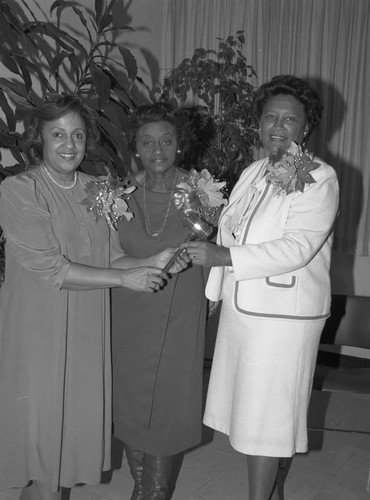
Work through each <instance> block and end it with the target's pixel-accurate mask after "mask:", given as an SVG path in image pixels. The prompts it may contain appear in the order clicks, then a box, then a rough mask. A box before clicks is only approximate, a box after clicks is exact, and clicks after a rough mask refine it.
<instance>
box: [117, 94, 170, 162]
mask: <svg viewBox="0 0 370 500" xmlns="http://www.w3.org/2000/svg"><path fill="white" fill-rule="evenodd" d="M162 121H164V122H168V123H170V124H171V125H173V126H174V127H175V130H176V136H177V137H179V128H178V127H179V122H178V119H177V116H176V109H175V108H174V107H173V106H171V104H169V103H167V102H155V103H153V104H144V105H142V106H139V107H138V108H136V109H135V110H134V111H133V112H132V114H131V116H130V119H129V127H128V132H127V142H128V147H129V149H130V151H131V152H132V153H136V135H137V132H138V130H139V128H140V127H142V126H143V125H146V124H147V123H155V122H162Z"/></svg>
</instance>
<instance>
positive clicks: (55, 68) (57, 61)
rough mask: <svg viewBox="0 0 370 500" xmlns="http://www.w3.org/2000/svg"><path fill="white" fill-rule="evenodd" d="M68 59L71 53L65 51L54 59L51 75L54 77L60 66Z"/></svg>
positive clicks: (51, 65) (50, 70)
mask: <svg viewBox="0 0 370 500" xmlns="http://www.w3.org/2000/svg"><path fill="white" fill-rule="evenodd" d="M68 57H69V52H66V51H65V50H62V51H61V52H59V54H58V55H57V56H56V57H54V59H53V60H52V61H51V64H50V69H49V74H50V75H54V73H56V72H57V71H58V70H59V66H60V65H61V64H62V63H63V61H64V59H66V58H68Z"/></svg>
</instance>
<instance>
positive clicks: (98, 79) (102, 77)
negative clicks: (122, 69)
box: [90, 64, 111, 110]
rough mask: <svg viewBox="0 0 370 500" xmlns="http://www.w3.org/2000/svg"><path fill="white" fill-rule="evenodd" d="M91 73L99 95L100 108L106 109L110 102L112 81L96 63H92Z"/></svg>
mask: <svg viewBox="0 0 370 500" xmlns="http://www.w3.org/2000/svg"><path fill="white" fill-rule="evenodd" d="M90 68H91V74H92V77H93V80H94V85H95V90H96V92H97V94H98V96H99V109H101V110H104V108H105V106H106V105H107V104H108V103H109V99H110V90H111V83H110V79H109V77H108V76H107V75H106V74H105V73H104V71H102V70H101V68H99V67H98V66H96V65H95V64H92V65H91V67H90Z"/></svg>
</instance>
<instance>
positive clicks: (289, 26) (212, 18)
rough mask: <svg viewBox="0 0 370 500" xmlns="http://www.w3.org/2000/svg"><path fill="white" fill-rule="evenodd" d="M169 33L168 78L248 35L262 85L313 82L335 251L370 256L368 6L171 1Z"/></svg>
mask: <svg viewBox="0 0 370 500" xmlns="http://www.w3.org/2000/svg"><path fill="white" fill-rule="evenodd" d="M164 27H165V28H164V29H165V32H164V34H163V53H162V62H163V71H164V73H165V72H166V71H169V70H170V69H171V68H174V67H175V66H177V65H178V64H179V62H181V61H182V59H184V58H185V57H191V55H192V53H193V51H194V49H195V48H198V47H204V48H207V49H208V48H213V49H217V45H218V40H217V38H225V37H227V36H228V35H233V34H235V32H236V31H237V30H244V32H245V37H246V45H245V55H246V56H247V59H248V62H249V64H251V65H252V66H253V67H254V68H255V70H256V72H257V81H256V82H254V83H256V85H260V84H261V83H264V82H265V81H267V80H269V79H270V78H271V77H272V76H274V75H277V74H287V73H290V74H295V75H297V76H301V77H303V78H307V79H308V80H310V81H311V83H312V84H313V86H314V87H315V88H316V90H317V91H318V92H319V94H320V95H321V97H322V99H323V101H324V104H325V112H324V116H323V119H322V122H321V124H320V127H319V129H318V131H317V133H316V134H315V135H314V137H313V138H312V140H311V142H310V144H309V146H310V149H313V150H314V151H315V152H316V153H317V154H318V155H319V156H321V157H322V158H323V159H324V160H325V161H327V162H328V163H329V164H331V165H332V166H333V167H334V168H335V169H336V171H337V173H338V177H339V180H340V186H341V207H340V215H339V217H338V220H337V223H336V242H335V250H336V252H337V253H338V254H342V255H346V256H360V257H361V256H369V255H370V84H369V82H370V0H166V1H165V22H164ZM352 260H353V259H352ZM369 268H370V260H369ZM369 295H370V285H369Z"/></svg>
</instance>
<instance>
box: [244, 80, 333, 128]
mask: <svg viewBox="0 0 370 500" xmlns="http://www.w3.org/2000/svg"><path fill="white" fill-rule="evenodd" d="M281 94H283V95H291V96H293V97H295V98H296V99H297V100H298V101H299V102H300V103H302V104H303V107H304V110H305V113H306V118H307V125H308V133H307V136H308V135H309V134H310V133H311V132H312V130H313V129H314V128H316V127H317V126H318V124H319V123H320V120H321V116H322V112H323V109H324V106H323V104H322V101H321V99H320V97H319V96H318V95H317V93H316V91H315V90H314V89H313V88H312V87H311V86H310V84H309V83H308V82H307V81H306V80H303V79H302V78H298V77H297V76H294V75H278V76H275V77H273V78H272V79H271V80H270V81H269V82H267V83H264V84H263V85H261V86H260V87H259V88H258V89H257V91H256V93H255V96H254V99H253V103H252V108H251V109H252V114H253V117H254V119H255V120H256V121H257V122H258V121H259V120H260V118H261V115H262V112H263V108H264V106H265V104H266V102H267V100H268V99H269V98H270V97H272V96H276V95H281Z"/></svg>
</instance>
